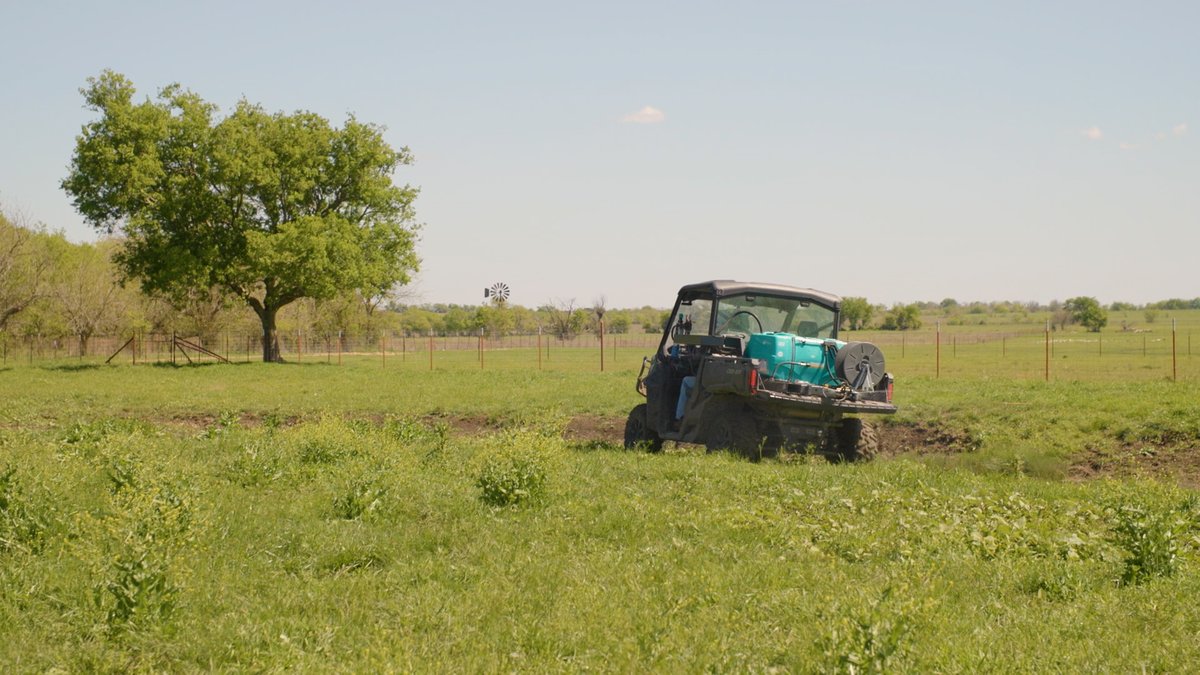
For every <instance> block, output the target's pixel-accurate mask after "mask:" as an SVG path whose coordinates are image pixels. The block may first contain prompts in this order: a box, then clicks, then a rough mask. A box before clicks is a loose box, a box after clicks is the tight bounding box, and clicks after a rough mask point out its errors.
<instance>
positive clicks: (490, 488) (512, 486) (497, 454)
mask: <svg viewBox="0 0 1200 675" xmlns="http://www.w3.org/2000/svg"><path fill="white" fill-rule="evenodd" d="M560 445H561V441H560V440H557V439H552V438H548V437H546V436H544V435H540V434H537V433H531V432H527V431H522V432H513V433H508V434H502V435H501V436H500V437H499V438H497V439H496V440H495V441H494V442H493V444H492V445H490V446H489V447H488V448H487V449H486V450H485V451H484V452H483V454H482V455H481V456H480V458H479V460H478V467H477V470H476V472H475V476H476V477H475V486H476V487H477V488H479V491H480V495H479V496H480V499H482V500H483V501H484V502H485V503H487V504H490V505H492V506H511V505H515V504H522V503H526V502H530V501H534V500H537V499H538V498H540V497H542V496H543V495H544V494H545V491H546V484H547V481H548V479H549V475H550V471H551V466H552V464H553V463H554V459H555V454H556V450H558V449H559V446H560Z"/></svg>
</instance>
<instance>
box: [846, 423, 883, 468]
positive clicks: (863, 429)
mask: <svg viewBox="0 0 1200 675" xmlns="http://www.w3.org/2000/svg"><path fill="white" fill-rule="evenodd" d="M835 438H836V441H837V459H839V460H840V461H843V462H869V461H871V460H872V459H875V455H877V454H879V437H878V436H876V435H875V429H874V427H872V426H871V425H869V424H867V423H866V422H863V421H862V420H861V419H858V418H857V417H847V418H846V419H844V420H842V425H841V426H840V427H838V428H837V433H836V435H835Z"/></svg>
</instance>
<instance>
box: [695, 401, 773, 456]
mask: <svg viewBox="0 0 1200 675" xmlns="http://www.w3.org/2000/svg"><path fill="white" fill-rule="evenodd" d="M713 403H714V404H715V403H717V402H716V401H714V402H713ZM704 416H705V423H704V428H705V432H704V447H705V448H707V449H708V451H709V452H713V451H716V450H731V451H733V452H736V453H738V454H739V455H742V456H743V457H746V458H747V459H750V460H754V461H757V460H759V459H761V458H762V455H763V447H764V443H765V441H764V439H763V436H762V434H760V433H758V425H757V424H756V423H755V421H754V417H753V416H751V414H750V411H748V410H746V408H745V406H743V405H740V404H738V403H736V402H722V403H719V404H717V405H712V404H710V407H708V408H707V409H706V410H705V411H704Z"/></svg>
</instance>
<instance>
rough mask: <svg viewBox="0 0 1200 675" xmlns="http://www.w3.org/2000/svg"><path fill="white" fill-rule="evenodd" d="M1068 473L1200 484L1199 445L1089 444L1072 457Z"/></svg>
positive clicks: (1090, 477)
mask: <svg viewBox="0 0 1200 675" xmlns="http://www.w3.org/2000/svg"><path fill="white" fill-rule="evenodd" d="M1067 476H1068V478H1069V479H1071V480H1076V481H1083V480H1094V479H1097V478H1133V477H1143V478H1146V477H1148V478H1156V479H1159V480H1167V481H1174V482H1177V483H1178V484H1179V485H1182V486H1183V487H1188V488H1193V489H1195V488H1200V446H1197V445H1195V444H1161V445H1159V444H1152V443H1137V444H1124V445H1121V446H1118V447H1117V448H1116V449H1107V450H1106V449H1100V448H1088V449H1086V450H1084V451H1083V452H1081V453H1079V454H1078V455H1077V456H1076V457H1075V458H1074V461H1072V463H1071V467H1070V469H1069V470H1068V472H1067Z"/></svg>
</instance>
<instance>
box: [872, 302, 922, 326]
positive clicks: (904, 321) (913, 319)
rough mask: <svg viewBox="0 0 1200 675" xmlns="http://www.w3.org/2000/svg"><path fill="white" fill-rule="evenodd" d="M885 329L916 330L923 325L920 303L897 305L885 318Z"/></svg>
mask: <svg viewBox="0 0 1200 675" xmlns="http://www.w3.org/2000/svg"><path fill="white" fill-rule="evenodd" d="M881 327H882V328H883V329H884V330H916V329H918V328H920V327H921V308H920V306H919V305H916V304H912V305H902V304H901V305H896V306H894V307H892V309H891V311H890V312H888V315H887V316H885V317H884V318H883V325H882V326H881Z"/></svg>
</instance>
